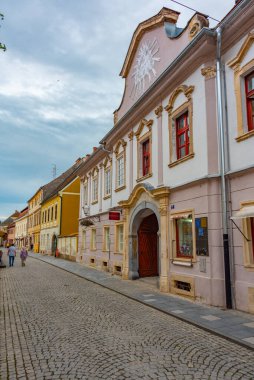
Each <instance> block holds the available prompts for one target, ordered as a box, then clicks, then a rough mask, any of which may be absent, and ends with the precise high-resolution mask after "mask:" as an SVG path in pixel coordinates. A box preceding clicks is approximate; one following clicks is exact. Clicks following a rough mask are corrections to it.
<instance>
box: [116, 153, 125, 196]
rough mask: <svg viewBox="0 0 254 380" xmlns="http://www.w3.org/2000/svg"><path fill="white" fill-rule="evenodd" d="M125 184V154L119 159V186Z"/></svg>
mask: <svg viewBox="0 0 254 380" xmlns="http://www.w3.org/2000/svg"><path fill="white" fill-rule="evenodd" d="M122 186H124V156H123V155H121V156H120V157H119V158H118V159H117V188H118V187H122Z"/></svg>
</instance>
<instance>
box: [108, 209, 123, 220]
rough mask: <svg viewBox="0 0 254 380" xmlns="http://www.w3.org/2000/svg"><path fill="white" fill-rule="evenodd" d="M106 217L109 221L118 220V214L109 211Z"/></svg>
mask: <svg viewBox="0 0 254 380" xmlns="http://www.w3.org/2000/svg"><path fill="white" fill-rule="evenodd" d="M108 216H109V220H120V212H118V211H109V213H108Z"/></svg>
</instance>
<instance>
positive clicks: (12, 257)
mask: <svg viewBox="0 0 254 380" xmlns="http://www.w3.org/2000/svg"><path fill="white" fill-rule="evenodd" d="M7 255H8V256H9V267H13V264H14V260H15V257H16V248H15V245H14V244H13V243H12V244H11V246H10V248H9V249H8V252H7Z"/></svg>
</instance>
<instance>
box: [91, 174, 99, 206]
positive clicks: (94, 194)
mask: <svg viewBox="0 0 254 380" xmlns="http://www.w3.org/2000/svg"><path fill="white" fill-rule="evenodd" d="M92 202H98V176H97V175H96V176H95V177H94V178H93V180H92Z"/></svg>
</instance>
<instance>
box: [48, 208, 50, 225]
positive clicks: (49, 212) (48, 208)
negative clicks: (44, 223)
mask: <svg viewBox="0 0 254 380" xmlns="http://www.w3.org/2000/svg"><path fill="white" fill-rule="evenodd" d="M49 214H50V209H49V208H48V222H49Z"/></svg>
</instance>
